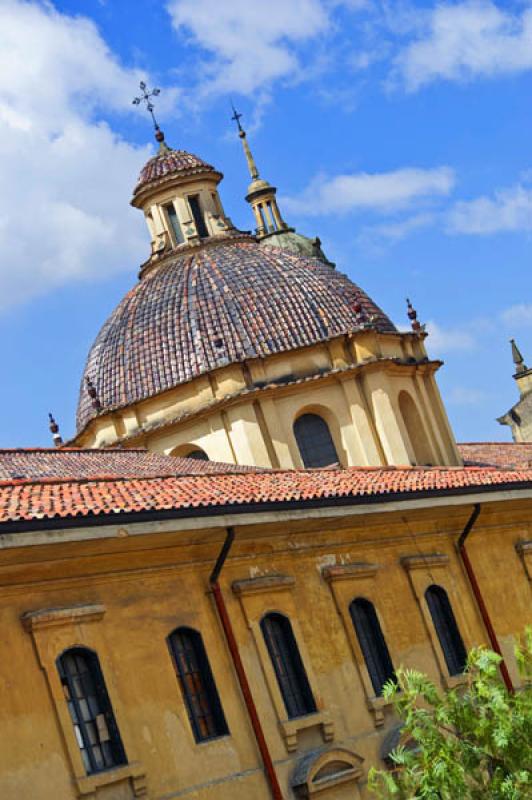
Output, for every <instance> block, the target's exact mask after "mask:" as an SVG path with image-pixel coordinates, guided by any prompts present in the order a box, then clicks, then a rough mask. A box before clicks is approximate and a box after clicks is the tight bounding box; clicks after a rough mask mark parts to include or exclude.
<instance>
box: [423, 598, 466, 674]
mask: <svg viewBox="0 0 532 800" xmlns="http://www.w3.org/2000/svg"><path fill="white" fill-rule="evenodd" d="M425 600H426V601H427V605H428V607H429V611H430V615H431V617H432V621H433V623H434V627H435V629H436V633H437V635H438V639H439V640H440V645H441V649H442V650H443V655H444V657H445V663H446V664H447V669H448V670H449V675H460V673H462V672H463V671H464V669H465V666H466V661H467V653H466V649H465V647H464V642H463V640H462V637H461V635H460V631H459V630H458V625H457V624H456V619H455V616H454V613H453V609H452V607H451V603H450V601H449V598H448V596H447V592H446V591H445V589H443V588H442V587H441V586H436V584H433V585H432V586H429V588H428V589H427V591H426V592H425Z"/></svg>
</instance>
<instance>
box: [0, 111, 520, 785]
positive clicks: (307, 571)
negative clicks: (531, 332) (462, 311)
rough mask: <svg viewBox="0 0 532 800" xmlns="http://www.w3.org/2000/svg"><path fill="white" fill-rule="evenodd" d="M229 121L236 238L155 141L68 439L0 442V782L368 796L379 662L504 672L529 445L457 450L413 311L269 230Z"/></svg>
mask: <svg viewBox="0 0 532 800" xmlns="http://www.w3.org/2000/svg"><path fill="white" fill-rule="evenodd" d="M235 116H236V119H237V122H238V124H239V135H240V139H241V140H242V144H243V146H244V152H245V156H246V159H247V163H248V166H249V169H250V174H251V184H250V186H249V189H248V192H247V200H248V202H249V203H250V205H251V207H252V212H253V217H254V220H255V223H256V232H255V234H253V235H252V234H249V233H244V232H241V231H239V230H237V229H235V227H234V226H233V224H232V222H231V220H230V219H229V218H228V217H227V216H226V215H225V212H224V209H223V205H222V201H221V199H220V196H219V194H218V185H219V182H220V180H221V177H222V176H221V173H220V172H218V171H217V170H216V169H215V168H213V167H212V166H210V165H209V164H207V163H206V162H204V161H203V160H202V159H200V158H198V157H196V156H193V155H191V154H190V153H186V152H184V151H179V150H172V149H170V148H169V147H168V146H167V144H166V143H165V141H164V136H163V135H162V133H161V132H160V131H159V130H157V139H158V142H159V152H158V153H157V154H156V155H155V156H154V157H153V158H152V159H150V161H149V162H148V163H147V164H146V166H145V167H144V169H143V170H142V172H141V175H140V178H139V182H138V183H137V186H136V188H135V190H134V195H133V200H132V203H133V205H134V206H135V207H137V208H139V209H140V210H141V211H142V212H143V213H144V216H145V218H146V222H147V225H148V229H149V233H150V241H151V250H150V254H149V257H148V259H147V260H146V261H145V262H144V263H143V265H142V266H141V269H140V275H139V281H138V283H137V284H136V285H135V286H134V287H133V288H132V290H131V291H130V292H129V293H128V294H127V295H126V297H125V298H124V299H123V300H122V301H121V302H120V304H119V305H118V307H117V309H116V310H115V311H114V312H113V314H112V315H111V317H110V318H109V320H108V321H107V322H106V323H105V324H104V326H103V328H102V330H101V331H100V333H99V334H98V336H97V338H96V340H95V343H94V345H93V347H92V348H91V351H90V353H89V356H88V359H87V364H86V367H85V371H84V374H83V378H82V383H81V388H80V400H79V408H78V417H77V431H76V434H75V437H74V439H73V440H72V441H71V442H68V443H67V444H63V443H62V441H61V440H60V437H59V434H58V431H57V426H56V425H55V423H53V422H52V428H53V431H54V435H55V437H56V443H57V445H58V446H57V447H56V448H55V449H49V450H47V449H38V448H35V449H30V450H3V451H0V620H1V626H2V627H1V630H2V633H3V636H2V642H3V652H4V658H3V659H1V660H0V687H1V689H2V691H1V696H2V703H1V704H0V716H1V726H0V741H1V744H2V746H1V747H0V797H2V800H15V798H16V800H26V798H28V800H30V798H31V799H32V800H33V798H36V797H38V798H39V800H56V799H57V798H62V799H63V798H64V799H65V800H75V798H86V799H87V800H132V798H137V797H138V798H150V800H170V799H171V798H176V799H177V798H190V800H222V799H223V800H225V799H226V798H228V797H231V798H235V800H236V798H239V799H240V798H242V800H244V798H254V799H255V798H256V799H257V800H269V798H274V800H294V799H295V798H310V797H314V796H316V797H317V798H320V800H322V798H323V800H348V798H350V799H352V798H357V797H358V798H366V797H368V796H369V794H368V790H367V774H368V769H369V767H370V766H371V765H378V766H381V767H389V766H390V753H391V751H392V750H393V748H394V746H396V745H397V744H398V743H399V742H403V741H404V740H403V737H402V732H401V728H400V725H399V723H398V720H397V719H396V718H395V716H394V713H393V709H392V708H391V707H390V706H389V705H387V704H386V703H385V702H384V699H383V696H382V689H383V686H384V684H385V683H386V681H388V680H393V677H394V671H395V669H396V668H397V667H398V666H399V665H402V666H405V667H411V668H416V669H420V670H423V671H424V672H427V673H428V674H429V675H430V676H431V677H432V678H434V679H435V680H436V681H438V682H439V684H440V685H441V686H442V688H448V687H456V686H460V685H461V683H462V682H463V681H464V675H463V672H464V667H465V659H466V653H467V650H468V649H469V648H471V647H472V646H474V645H478V644H486V645H487V646H490V647H492V648H494V649H496V650H498V651H499V652H500V653H501V655H502V656H503V661H502V663H501V679H502V680H504V681H505V683H506V685H507V686H509V687H517V686H518V685H519V676H518V674H517V669H516V664H515V661H514V657H513V643H514V641H515V637H516V636H518V635H519V634H520V633H521V632H522V630H523V629H524V627H525V625H526V624H527V623H530V622H531V613H530V608H531V579H532V530H531V523H530V519H531V513H530V512H531V510H532V470H531V469H530V466H531V464H532V446H531V445H528V444H525V443H523V444H508V445H493V444H491V445H489V444H483V443H477V444H468V445H460V444H457V442H456V441H455V438H454V435H453V432H452V429H451V427H450V425H449V422H448V419H447V415H446V412H445V408H444V404H443V402H442V399H441V396H440V393H439V390H438V386H437V383H436V378H435V375H436V372H437V370H438V368H439V367H440V366H441V365H440V362H438V361H435V360H432V359H431V358H430V356H429V355H428V353H427V350H426V349H425V333H424V330H423V327H422V326H421V325H420V323H419V322H418V320H417V315H416V312H415V310H414V309H413V308H412V306H411V305H410V304H409V316H410V320H411V330H410V331H408V332H403V331H400V330H398V329H397V328H396V327H395V325H394V324H393V323H392V321H391V320H390V319H389V318H388V317H387V316H386V314H385V313H384V312H383V311H382V310H381V309H380V308H379V306H378V305H377V304H376V303H375V302H374V301H373V300H372V299H371V298H369V297H368V296H367V295H366V294H365V293H364V291H363V290H362V289H360V288H359V287H358V286H356V285H355V284H354V283H352V282H351V281H350V280H349V279H348V278H347V277H346V276H344V275H343V274H341V273H340V272H339V271H337V270H336V268H335V265H334V264H332V263H331V262H330V261H329V260H328V259H327V257H326V255H325V254H324V252H323V250H322V248H321V243H320V241H319V239H309V238H307V237H305V236H302V235H301V234H299V233H297V232H296V231H295V230H293V229H292V228H290V227H289V226H288V225H287V223H286V222H285V221H284V218H283V216H282V214H281V211H280V209H279V206H278V204H277V200H276V190H275V187H273V186H271V185H270V184H269V183H268V182H267V181H265V180H264V179H262V178H261V177H260V175H259V172H258V169H257V166H256V163H255V161H254V158H253V156H252V154H251V151H250V148H249V145H248V142H247V139H246V135H245V132H244V130H243V129H242V128H241V126H240V121H239V118H238V115H236V114H235ZM405 744H408V743H405Z"/></svg>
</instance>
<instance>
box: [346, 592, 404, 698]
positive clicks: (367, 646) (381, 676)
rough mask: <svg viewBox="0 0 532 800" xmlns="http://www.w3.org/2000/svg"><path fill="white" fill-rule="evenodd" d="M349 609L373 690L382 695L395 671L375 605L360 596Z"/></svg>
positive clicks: (393, 677) (392, 678)
mask: <svg viewBox="0 0 532 800" xmlns="http://www.w3.org/2000/svg"><path fill="white" fill-rule="evenodd" d="M349 611H350V614H351V619H352V620H353V625H354V627H355V633H356V635H357V639H358V642H359V644H360V649H361V650H362V655H363V656H364V661H365V662H366V667H367V670H368V672H369V677H370V679H371V683H372V686H373V691H374V692H375V694H376V695H380V694H382V689H383V686H384V684H385V683H386V681H388V680H394V679H395V672H394V668H393V664H392V659H391V658H390V653H389V652H388V647H387V645H386V640H385V638H384V634H383V632H382V628H381V626H380V622H379V618H378V617H377V612H376V611H375V606H374V605H373V603H370V602H369V600H365V599H364V598H362V597H358V598H357V599H356V600H353V602H352V603H351V605H350V606H349Z"/></svg>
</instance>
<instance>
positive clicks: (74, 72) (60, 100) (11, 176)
mask: <svg viewBox="0 0 532 800" xmlns="http://www.w3.org/2000/svg"><path fill="white" fill-rule="evenodd" d="M0 73H1V74H2V81H1V83H0V121H1V123H2V128H3V129H2V136H1V137H0V175H1V176H2V183H3V186H2V192H1V193H0V252H1V253H2V261H1V264H0V309H2V308H6V307H8V306H10V305H13V304H15V303H17V302H21V301H24V300H27V299H29V298H31V297H32V296H35V295H38V294H40V293H44V292H47V291H49V290H50V289H52V288H53V287H54V286H59V285H61V284H64V283H66V282H68V281H71V280H73V279H86V278H91V279H92V278H101V277H105V276H107V275H108V274H110V273H112V272H114V271H117V270H122V269H128V270H131V273H132V275H133V274H134V273H135V266H136V263H137V261H138V259H139V254H142V253H144V252H146V250H147V235H146V234H145V233H144V230H143V226H144V222H143V220H142V216H141V215H140V214H139V212H138V211H134V210H133V209H131V208H129V206H128V198H129V195H130V192H131V189H132V184H133V183H134V181H135V179H136V176H137V174H138V170H139V168H140V166H141V165H142V163H143V161H145V160H146V158H147V157H148V155H149V152H148V149H147V148H135V147H133V146H131V145H130V144H128V143H126V142H124V141H122V140H120V139H119V138H118V137H117V136H116V135H115V134H114V133H113V131H112V130H111V129H110V128H109V126H108V125H107V124H105V123H104V122H101V121H98V116H99V115H100V112H104V111H109V110H112V111H118V112H120V111H122V110H124V111H125V110H126V109H127V110H129V109H130V108H131V99H130V98H131V94H132V92H133V91H134V90H135V87H136V86H137V84H138V79H139V75H138V74H137V73H136V72H134V71H132V70H128V69H125V68H124V67H123V66H121V65H120V63H119V62H118V61H117V60H116V59H115V57H114V56H113V54H112V53H111V52H110V51H109V49H108V47H107V46H106V44H105V42H104V41H103V39H102V38H101V36H100V35H99V33H98V31H97V29H96V28H95V26H94V25H93V24H92V23H91V22H89V21H88V20H86V19H83V18H80V17H76V18H72V17H68V16H66V15H63V14H60V13H58V12H57V11H55V10H54V9H53V7H52V6H50V5H48V4H46V5H43V4H40V3H39V4H37V3H30V2H22V0H2V2H1V3H0Z"/></svg>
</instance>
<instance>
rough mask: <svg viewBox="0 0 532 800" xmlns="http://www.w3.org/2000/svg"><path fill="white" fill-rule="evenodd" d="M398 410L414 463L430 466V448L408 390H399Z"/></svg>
mask: <svg viewBox="0 0 532 800" xmlns="http://www.w3.org/2000/svg"><path fill="white" fill-rule="evenodd" d="M399 410H400V412H401V416H402V417H403V422H404V424H405V428H406V432H407V433H408V438H409V439H410V444H411V445H412V449H413V451H414V453H413V455H414V459H415V463H416V464H425V465H428V466H430V465H431V464H432V463H433V461H434V458H433V455H432V450H431V447H430V444H429V440H428V439H427V435H426V433H425V428H424V427H423V422H422V421H421V417H420V414H419V411H418V410H417V406H416V404H415V403H414V401H413V400H412V398H411V396H410V395H409V394H408V392H405V391H402V392H399Z"/></svg>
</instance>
